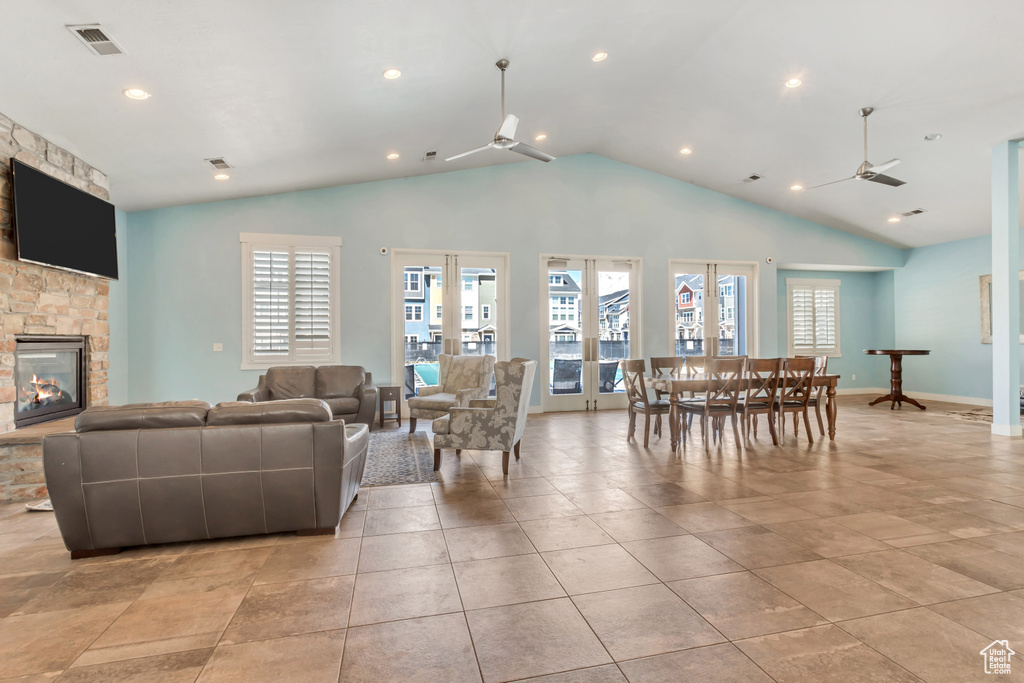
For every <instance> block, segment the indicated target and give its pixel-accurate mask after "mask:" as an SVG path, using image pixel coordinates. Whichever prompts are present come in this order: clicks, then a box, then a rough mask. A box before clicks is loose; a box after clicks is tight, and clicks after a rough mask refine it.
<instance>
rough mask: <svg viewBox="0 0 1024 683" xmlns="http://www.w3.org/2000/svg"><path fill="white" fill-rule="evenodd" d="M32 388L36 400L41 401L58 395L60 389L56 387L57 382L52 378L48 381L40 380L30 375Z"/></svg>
mask: <svg viewBox="0 0 1024 683" xmlns="http://www.w3.org/2000/svg"><path fill="white" fill-rule="evenodd" d="M32 386H33V387H34V388H35V390H36V400H37V401H43V400H46V399H48V398H52V397H53V396H59V395H60V387H59V386H58V385H57V380H56V379H55V378H53V377H50V378H48V379H40V378H39V377H37V376H36V375H35V373H33V374H32Z"/></svg>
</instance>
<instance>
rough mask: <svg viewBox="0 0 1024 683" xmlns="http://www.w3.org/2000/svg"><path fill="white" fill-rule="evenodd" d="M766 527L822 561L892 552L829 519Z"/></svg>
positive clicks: (886, 546)
mask: <svg viewBox="0 0 1024 683" xmlns="http://www.w3.org/2000/svg"><path fill="white" fill-rule="evenodd" d="M766 526H767V528H768V529H771V530H772V531H774V532H775V533H777V534H779V535H780V536H785V537H786V538H788V539H789V540H791V541H793V542H794V543H797V544H798V545H802V546H803V547H805V548H807V549H808V550H811V551H813V552H816V553H818V554H819V555H821V556H822V557H838V556H840V555H853V554H854V553H869V552H874V551H876V550H889V549H890V547H891V546H889V545H887V544H885V543H882V542H881V541H876V540H875V539H873V538H871V537H870V536H865V535H864V534H862V533H859V532H857V531H854V530H853V529H850V528H848V527H845V526H842V525H840V524H836V523H835V522H833V521H831V520H828V519H808V520H802V521H798V522H782V523H781V524H768V525H766Z"/></svg>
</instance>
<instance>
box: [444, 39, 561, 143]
mask: <svg viewBox="0 0 1024 683" xmlns="http://www.w3.org/2000/svg"><path fill="white" fill-rule="evenodd" d="M494 66H496V67H498V71H500V72H501V127H499V128H498V132H497V133H495V134H494V140H492V141H491V142H488V143H487V144H486V145H484V146H482V147H477V148H476V149H471V150H469V151H468V152H463V153H461V154H456V155H455V156H451V157H448V158H447V159H445V161H454V160H455V159H461V158H462V157H465V156H469V155H470V154H476V153H477V152H483V151H484V150H487V149H507V150H509V151H510V152H516V153H517V154H522V155H523V156H528V157H530V158H531V159H537V160H538V161H543V162H548V161H554V160H555V157H553V156H551V155H550V154H548V153H547V152H542V151H540V150H539V149H535V148H533V147H530V146H529V145H527V144H525V143H522V142H519V141H518V140H516V139H515V136H516V128H517V127H518V126H519V117H518V116H516V115H515V114H508V115H506V114H505V70H506V69H508V60H507V59H499V60H498V61H497V63H495V65H494Z"/></svg>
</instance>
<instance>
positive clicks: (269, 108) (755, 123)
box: [0, 0, 1024, 246]
mask: <svg viewBox="0 0 1024 683" xmlns="http://www.w3.org/2000/svg"><path fill="white" fill-rule="evenodd" d="M4 14H5V17H4V22H3V27H2V28H0V33H2V40H0V65H2V69H0V71H2V74H3V75H2V78H0V81H2V82H0V112H3V113H5V114H7V115H8V116H10V117H11V118H13V119H14V120H15V121H17V122H19V123H21V124H22V125H24V126H26V127H28V128H30V129H33V130H35V131H36V132H38V133H40V134H41V135H43V136H45V137H47V138H49V139H51V140H52V141H54V142H56V143H58V144H62V145H64V146H66V147H67V148H68V149H69V150H71V151H72V152H74V153H75V154H78V155H79V156H81V157H83V158H84V159H86V160H88V161H89V162H90V163H92V164H93V165H95V166H96V167H97V168H100V169H101V170H103V171H105V172H106V173H107V174H108V175H109V177H110V180H111V185H112V198H113V200H114V201H115V203H117V204H118V206H120V207H121V208H124V209H126V210H129V211H132V210H139V209H146V208H152V207H161V206H169V205H176V204H185V203H194V202H204V201H213V200H218V199H225V198H233V197H243V196H252V195H260V194H268V193H274V192H282V191H288V190H295V189H303V188H313V187H326V186H332V185H340V184H347V183H358V182H366V181H372V180H381V179H387V178H397V177H404V176H413V175H420V174H425V173H439V172H444V171H448V170H458V169H466V168H473V167H476V166H484V165H491V164H499V163H513V162H515V163H529V164H537V165H538V167H539V170H538V172H542V171H543V167H542V166H541V165H540V162H537V161H533V160H529V159H527V158H526V157H522V156H519V155H516V154H511V153H508V152H505V151H496V150H490V151H487V152H484V153H480V154H476V155H473V156H470V157H467V158H464V159H460V160H458V161H454V162H445V161H443V160H442V159H441V158H443V157H445V156H450V155H452V154H454V153H457V152H461V151H464V150H466V149H469V148H472V147H476V146H479V145H481V144H484V143H486V142H487V141H488V140H490V138H491V136H493V134H494V131H495V130H496V129H497V127H498V124H499V122H500V113H499V99H498V95H499V87H498V86H499V74H498V71H497V70H496V69H495V67H494V62H495V61H496V60H498V59H499V58H503V57H504V58H508V59H509V60H510V61H511V66H510V67H509V70H508V74H507V99H508V109H509V111H511V112H512V113H515V114H517V115H518V116H519V117H520V119H521V123H520V127H519V135H518V136H517V137H520V138H521V139H523V140H524V141H526V142H528V143H530V144H532V145H534V146H536V147H539V148H542V149H544V150H545V151H548V152H550V153H551V154H554V155H556V156H561V155H570V154H580V153H587V152H590V153H596V154H601V155H604V156H607V157H610V158H612V159H615V160H618V161H622V162H625V163H629V164H633V165H635V166H639V167H642V168H645V169H649V170H652V171H656V172H658V173H662V174H665V175H667V176H671V177H674V178H678V179H681V180H685V181H687V182H691V183H695V184H697V185H701V186H704V187H707V188H711V189H713V190H717V191H720V192H723V193H726V194H729V195H732V196H735V197H739V198H742V199H745V200H748V201H751V202H756V203H758V204H762V205H765V206H769V207H772V208H775V209H779V210H780V211H784V212H787V213H790V214H793V215H795V216H800V217H803V218H806V219H809V220H812V221H816V222H819V223H822V224H824V225H828V226H831V227H834V228H838V229H841V230H846V231H849V232H852V233H856V234H860V235H864V236H868V237H871V238H874V239H878V240H881V241H885V242H888V243H891V244H896V245H901V246H919V245H925V244H932V243H937V242H943V241H947V240H951V239H958V238H962V237H970V236H974V235H980V234H985V233H987V232H988V231H989V229H990V227H989V220H990V175H989V173H990V170H989V169H990V154H991V148H992V146H993V145H995V144H997V143H999V142H1001V141H1004V140H1007V139H1015V138H1019V137H1024V116H1022V112H1024V80H1022V78H1021V75H1022V74H1024V50H1022V49H1021V48H1020V28H1019V27H1020V26H1021V25H1024V3H1020V2H1017V1H1014V0H989V1H987V2H974V3H967V2H948V1H944V0H943V1H936V0H900V1H899V2H893V1H892V0H884V1H877V0H862V1H859V2H851V1H848V0H834V1H829V2H820V1H818V2H813V1H809V0H808V1H801V0H759V1H755V0H751V1H749V2H743V1H740V0H716V1H715V2H707V1H692V0H688V1H682V0H629V1H624V0H616V1H612V0H558V1H557V2H552V1H551V0H516V1H515V2H509V1H508V0H503V1H501V2H497V1H494V0H430V1H429V2H424V1H423V0H418V1H414V0H390V1H379V2H355V1H349V0H345V1H328V0H293V1H291V2H280V1H277V0H218V1H217V2H209V0H174V2H166V3H155V2H138V1H137V0H89V1H86V0H33V1H32V2H19V3H12V4H10V5H9V6H7V7H6V8H5V11H4ZM91 23H99V24H101V25H102V26H103V28H104V30H105V31H106V32H107V33H108V34H109V35H110V36H111V37H112V38H114V39H115V40H116V41H117V42H118V43H119V44H120V45H121V46H122V47H123V48H124V50H125V54H123V55H115V56H106V57H100V56H96V55H94V54H92V53H91V52H90V51H89V50H87V49H86V47H85V46H83V45H82V44H81V43H80V42H78V40H77V39H76V38H75V37H74V35H73V34H72V33H71V32H70V31H68V30H67V29H66V28H65V26H66V25H69V24H91ZM599 51H603V52H607V53H608V58H607V59H605V60H604V61H601V62H594V61H592V60H591V57H592V56H593V55H594V54H595V53H597V52H599ZM391 67H394V68H398V69H400V70H401V72H402V76H401V78H399V79H396V80H387V79H384V78H383V77H382V72H383V71H384V70H385V69H387V68H391ZM794 77H795V78H799V79H800V80H801V81H802V85H800V86H799V87H797V88H787V87H786V86H785V81H787V80H788V79H790V78H794ZM129 87H139V88H144V89H145V90H147V91H149V92H150V93H152V98H151V99H149V100H146V101H142V102H136V101H131V100H129V99H127V98H125V97H124V96H123V95H122V91H123V90H124V89H125V88H129ZM865 106H873V107H875V109H876V110H875V113H874V114H873V115H872V116H871V119H870V136H869V150H868V156H869V158H870V160H871V161H873V162H874V163H880V162H882V161H885V160H887V159H890V158H892V157H899V158H901V159H902V160H903V163H902V164H900V165H899V166H896V167H894V168H893V169H891V170H890V171H888V174H889V175H893V176H896V177H898V178H900V179H902V180H905V181H906V182H907V184H906V185H904V186H902V187H898V188H893V187H886V186H883V185H879V184H875V183H869V182H860V181H853V180H851V181H849V182H845V183H841V184H838V185H833V186H829V187H823V188H819V189H815V190H810V191H803V192H794V191H791V190H790V189H789V188H790V186H792V185H794V184H800V185H803V186H811V185H815V184H818V183H824V182H827V181H830V180H836V179H839V178H842V177H844V176H850V175H852V174H853V173H854V171H855V170H856V169H857V166H858V165H859V164H860V163H861V161H862V159H863V153H862V142H861V119H860V116H859V115H858V110H859V109H860V108H861V107H865ZM539 133H546V134H547V135H548V138H547V139H546V140H544V141H543V142H534V140H533V138H534V136H536V135H537V134H539ZM932 133H941V134H942V138H941V139H940V140H937V141H934V142H928V141H925V140H924V136H925V135H928V134H932ZM682 147H688V148H690V149H692V154H689V155H683V154H680V149H681V148H682ZM430 150H436V151H437V152H438V157H440V158H439V159H438V160H435V161H424V160H423V155H424V153H425V152H427V151H430ZM392 152H397V153H399V154H400V155H401V156H400V157H399V158H398V159H397V160H394V161H389V160H387V159H386V155H387V154H389V153H392ZM217 156H223V157H224V158H226V159H227V160H228V161H229V162H230V163H231V164H232V165H233V166H234V168H232V169H231V170H230V171H229V173H230V175H231V179H230V180H228V181H223V182H218V181H214V180H213V179H212V176H213V170H212V169H211V168H210V167H209V165H208V164H207V163H206V162H205V161H204V159H206V158H209V157H217ZM553 163H558V162H557V161H555V162H553ZM752 173H757V174H760V175H762V176H763V178H762V179H760V180H757V181H755V182H752V183H745V182H743V178H745V177H747V176H749V175H750V174H752ZM917 208H923V209H925V210H926V213H924V214H921V215H918V216H914V217H911V218H904V219H903V220H902V222H900V223H898V224H890V223H889V222H887V219H888V218H889V217H891V216H894V215H897V214H900V213H903V212H905V211H909V210H912V209H917Z"/></svg>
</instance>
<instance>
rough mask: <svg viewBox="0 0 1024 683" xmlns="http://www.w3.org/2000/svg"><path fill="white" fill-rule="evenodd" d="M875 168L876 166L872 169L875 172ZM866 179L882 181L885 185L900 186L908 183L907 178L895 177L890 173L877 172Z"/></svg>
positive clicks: (874, 181) (875, 181)
mask: <svg viewBox="0 0 1024 683" xmlns="http://www.w3.org/2000/svg"><path fill="white" fill-rule="evenodd" d="M883 165H884V164H883ZM874 170H875V169H874V168H872V169H871V171H872V172H874ZM864 180H870V181H871V182H873V183H882V184H883V185H888V186H889V187H899V186H900V185H906V184H907V182H906V181H905V180H899V179H898V178H893V177H892V176H890V175H882V174H881V173H877V174H875V175H873V176H871V177H870V178H865V179H864Z"/></svg>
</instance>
